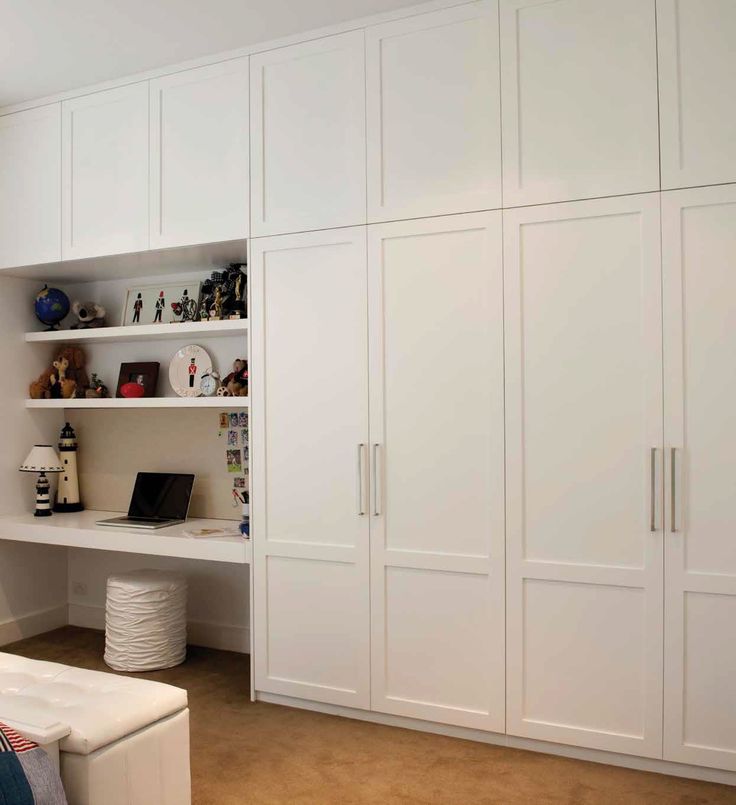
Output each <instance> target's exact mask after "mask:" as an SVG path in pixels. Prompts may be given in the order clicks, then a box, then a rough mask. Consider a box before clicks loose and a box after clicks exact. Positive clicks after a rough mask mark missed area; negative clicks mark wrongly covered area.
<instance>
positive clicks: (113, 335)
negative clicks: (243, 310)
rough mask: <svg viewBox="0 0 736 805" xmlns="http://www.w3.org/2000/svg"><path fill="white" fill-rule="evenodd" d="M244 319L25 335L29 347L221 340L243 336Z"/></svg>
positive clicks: (246, 325) (55, 331)
mask: <svg viewBox="0 0 736 805" xmlns="http://www.w3.org/2000/svg"><path fill="white" fill-rule="evenodd" d="M247 332H248V320H247V319H239V320H234V321H194V322H186V323H183V324H140V325H134V326H129V327H100V328H98V329H92V330H54V331H51V332H40V333H26V341H27V342H28V343H31V344H38V343H43V344H49V343H51V344H61V343H63V344H69V343H76V344H91V343H94V344H110V343H124V342H131V341H148V342H150V341H153V340H170V341H171V340H181V339H182V338H185V339H186V338H190V337H191V338H223V337H227V336H237V335H243V336H244V335H246V334H247Z"/></svg>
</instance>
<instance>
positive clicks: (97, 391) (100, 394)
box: [84, 372, 109, 400]
mask: <svg viewBox="0 0 736 805" xmlns="http://www.w3.org/2000/svg"><path fill="white" fill-rule="evenodd" d="M108 393H109V392H108V388H107V386H106V385H105V384H104V383H103V382H102V381H101V380H100V378H99V377H98V376H97V375H96V374H95V373H94V372H92V379H91V380H90V383H89V388H88V389H86V391H85V393H84V396H85V397H86V398H87V399H88V400H105V399H107V396H108Z"/></svg>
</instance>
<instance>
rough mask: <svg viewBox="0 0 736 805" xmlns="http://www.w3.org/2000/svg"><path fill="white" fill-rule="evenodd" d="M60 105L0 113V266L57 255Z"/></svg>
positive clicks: (58, 257)
mask: <svg viewBox="0 0 736 805" xmlns="http://www.w3.org/2000/svg"><path fill="white" fill-rule="evenodd" d="M60 199H61V105H60V104H58V103H53V104H50V105H49V106H42V107H40V108H39V109H29V110H28V111H27V112H16V113H15V114H12V115H6V116H5V117H0V268H9V267H11V266H22V265H33V264H35V263H49V262H52V261H55V260H61V202H60Z"/></svg>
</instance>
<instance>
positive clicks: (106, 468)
mask: <svg viewBox="0 0 736 805" xmlns="http://www.w3.org/2000/svg"><path fill="white" fill-rule="evenodd" d="M208 273H209V270H208V269H206V268H203V269H202V271H201V272H200V273H199V274H197V275H196V276H197V278H201V279H204V278H206V277H207V276H208ZM176 279H177V278H175V277H172V278H167V281H174V282H175V281H176ZM135 284H141V285H144V284H147V282H146V281H145V280H142V281H131V280H111V281H109V282H101V283H94V284H92V283H89V284H86V285H81V286H64V290H65V291H66V292H67V293H68V294H69V296H70V298H71V299H81V300H87V299H91V300H93V301H101V302H102V303H103V304H105V305H106V306H107V307H108V308H109V310H110V323H111V324H114V325H116V324H119V323H120V315H121V308H122V304H123V299H124V295H125V290H126V288H127V287H128V286H130V285H135ZM40 287H41V283H36V282H27V281H23V280H18V279H10V278H2V279H0V331H2V332H6V333H9V334H11V336H10V337H12V338H13V339H17V341H16V342H15V343H13V344H12V345H10V344H7V345H6V348H11V347H12V349H13V350H16V349H17V350H20V355H21V358H20V360H19V361H18V362H17V363H15V362H14V364H13V365H14V366H18V367H20V368H19V369H16V370H15V371H14V372H13V373H12V374H9V376H8V378H7V381H6V385H7V387H8V393H6V394H4V395H0V417H1V419H0V421H2V423H3V428H4V430H5V439H6V445H5V446H6V449H5V450H4V451H2V453H0V514H6V513H17V511H18V509H19V505H18V501H19V500H22V501H23V503H22V505H23V506H24V507H26V508H27V509H28V510H31V509H32V508H33V499H34V485H35V477H36V476H32V475H24V474H22V473H20V472H18V470H17V468H18V466H19V465H20V463H21V461H22V460H23V458H25V456H26V454H27V452H28V450H29V449H30V447H31V445H32V444H34V443H36V442H43V443H47V444H55V443H56V442H57V441H58V436H59V431H60V429H61V427H62V425H63V423H64V416H63V414H62V413H61V412H58V411H28V410H25V409H24V408H23V399H24V398H25V397H26V396H27V390H28V384H29V382H30V381H31V380H32V379H34V378H35V377H36V376H37V375H38V374H40V372H41V371H42V370H43V369H44V368H45V367H47V366H48V365H49V363H50V361H51V360H52V359H53V353H54V352H55V349H53V348H51V347H47V346H40V345H27V344H25V342H24V341H23V340H22V333H24V332H26V331H29V330H30V331H34V330H40V329H42V327H41V325H40V324H39V323H38V321H36V319H35V317H34V316H33V312H32V303H33V298H34V296H35V294H36V292H37V291H38V290H39V288H40ZM72 321H73V319H72V318H71V317H70V318H69V319H67V320H66V321H65V322H64V326H65V327H68V326H69V325H70V324H71V323H72ZM172 326H173V325H172ZM185 343H188V341H187V340H186V339H184V340H182V341H181V343H180V342H179V341H176V340H173V341H165V342H161V343H159V344H157V349H158V352H157V353H156V354H153V353H152V351H151V345H150V344H145V343H143V344H139V343H130V344H118V345H114V346H106V347H100V346H97V347H95V348H87V349H86V350H85V351H86V353H87V356H88V371H89V372H90V373H91V372H92V371H97V372H98V373H99V374H100V375H101V376H102V378H103V380H104V381H105V382H106V383H108V384H109V385H110V386H111V387H112V388H113V389H114V386H115V383H116V380H117V374H118V369H119V365H120V363H121V362H122V361H136V360H159V361H160V363H161V375H160V383H159V394H164V393H168V394H173V392H172V391H171V390H170V387H169V383H168V362H169V360H170V358H171V356H172V355H173V354H174V352H175V351H176V350H177V349H178V348H180V347H181V346H183V345H184V344H185ZM201 344H202V346H204V347H205V349H208V351H209V352H210V354H211V356H212V357H213V358H214V360H215V362H216V365H217V368H219V369H220V370H221V371H222V373H223V375H224V374H225V373H227V371H229V367H230V364H231V362H232V360H234V358H236V357H240V356H244V355H246V354H247V343H246V342H245V341H244V340H243V339H241V338H225V339H204V340H202V341H201ZM113 393H114V392H113ZM68 414H69V416H68V418H69V420H70V421H71V422H72V424H73V425H74V427H75V428H76V430H77V435H78V437H79V440H80V452H79V470H80V485H81V490H82V496H83V501H84V503H85V505H86V507H87V508H89V509H97V510H112V511H123V510H126V509H127V507H128V503H129V501H130V492H131V489H132V486H133V482H134V479H135V475H136V473H137V472H138V471H141V470H150V471H163V472H194V473H195V474H196V476H197V481H196V483H195V488H194V494H193V498H192V508H191V515H192V516H193V517H213V518H224V519H238V518H239V516H240V511H239V509H237V508H235V507H234V506H233V499H232V485H233V482H232V476H231V475H230V474H229V473H228V472H227V465H226V460H225V441H226V435H224V434H223V435H222V436H219V435H218V434H219V411H217V410H216V409H214V410H209V409H208V410H201V411H198V410H191V411H189V410H183V411H168V410H150V411H115V412H110V411H94V410H93V411H69V412H68ZM140 445H145V450H141V449H140ZM54 516H57V517H58V516H63V515H54ZM141 567H154V568H169V569H176V570H179V571H181V572H183V573H184V574H185V575H186V576H187V579H188V581H189V585H190V597H189V619H190V628H189V638H190V642H194V643H197V644H201V645H209V646H212V647H215V648H222V649H230V650H234V651H248V647H249V636H248V622H249V621H248V619H249V605H248V602H249V592H248V570H247V567H245V566H242V565H228V564H224V563H218V562H196V561H189V560H176V559H169V558H166V557H149V556H139V555H135V554H118V553H113V552H109V553H108V552H106V551H91V550H77V549H74V550H72V549H70V550H68V551H67V549H64V548H54V547H52V546H46V545H23V544H19V543H3V542H0V644H3V643H7V642H10V641H12V640H15V639H19V638H21V637H24V636H30V635H31V634H36V633H39V632H43V631H46V630H47V629H51V628H55V627H56V626H60V625H63V624H65V623H66V622H67V604H69V622H70V623H72V624H74V625H79V626H89V627H91V628H98V629H104V605H105V584H106V581H107V577H108V575H110V574H111V573H116V572H123V571H125V570H132V569H136V568H141ZM75 590H76V592H75ZM80 590H83V591H84V592H79V591H80Z"/></svg>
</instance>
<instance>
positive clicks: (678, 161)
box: [657, 0, 736, 189]
mask: <svg viewBox="0 0 736 805" xmlns="http://www.w3.org/2000/svg"><path fill="white" fill-rule="evenodd" d="M657 36H658V40H659V48H658V52H659V103H660V107H659V114H660V122H661V138H662V187H663V188H665V189H670V188H676V187H688V186H693V185H706V184H719V183H724V182H736V107H734V104H733V102H732V95H733V87H734V84H736V50H735V49H734V39H736V3H734V2H733V0H657Z"/></svg>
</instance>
